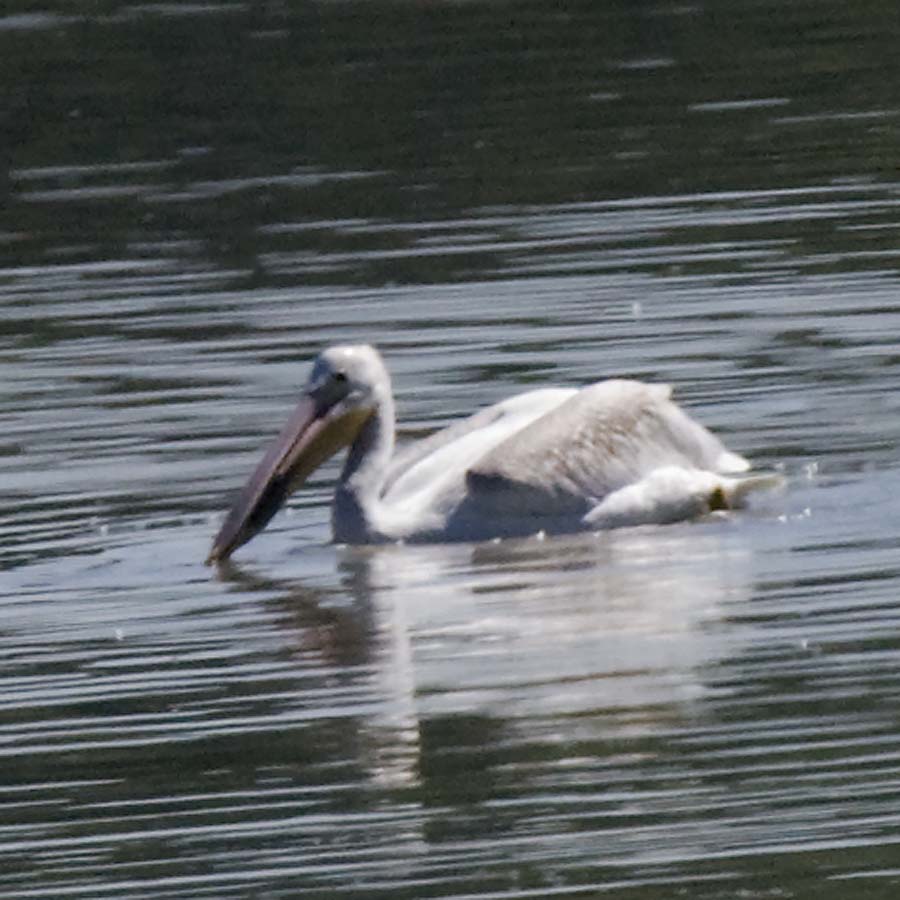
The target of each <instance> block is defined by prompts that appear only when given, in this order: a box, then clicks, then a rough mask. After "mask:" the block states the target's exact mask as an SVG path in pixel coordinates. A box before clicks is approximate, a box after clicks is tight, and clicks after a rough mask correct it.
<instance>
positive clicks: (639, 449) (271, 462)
mask: <svg viewBox="0 0 900 900" xmlns="http://www.w3.org/2000/svg"><path fill="white" fill-rule="evenodd" d="M394 442H395V421H394V403H393V396H392V393H391V385H390V377H389V375H388V373H387V370H386V368H385V366H384V363H383V362H382V360H381V357H380V356H379V354H378V352H377V351H376V350H375V349H374V348H372V347H370V346H366V345H360V346H337V347H331V348H329V349H328V350H326V351H324V352H323V353H322V354H321V355H320V356H319V357H318V359H317V360H316V362H315V364H314V366H313V370H312V373H311V375H310V378H309V381H308V383H307V386H306V391H305V393H304V397H303V399H302V400H301V403H300V405H299V406H298V408H297V410H296V411H295V413H294V414H293V416H292V417H291V420H290V421H289V422H288V424H287V426H286V427H285V429H284V430H283V431H282V434H281V435H280V437H279V438H278V440H277V441H276V443H275V444H274V445H273V446H272V447H271V448H270V450H269V452H268V453H267V454H266V456H265V457H264V459H263V460H262V462H261V463H260V465H259V466H258V467H257V470H256V471H255V472H254V474H253V475H252V476H251V478H250V480H249V481H248V482H247V485H246V486H245V488H244V490H243V491H242V492H241V495H240V496H239V498H238V500H237V502H236V503H235V505H234V507H233V508H232V511H231V513H230V514H229V516H228V518H227V520H226V522H225V524H224V525H223V527H222V530H221V531H220V533H219V535H218V537H217V538H216V541H215V543H214V545H213V549H212V551H211V553H210V560H216V559H224V558H226V557H227V556H229V555H230V554H231V553H232V552H233V551H234V550H235V549H236V548H237V547H238V546H240V545H241V544H242V543H245V542H246V541H247V540H249V539H250V538H251V537H252V536H253V535H254V534H256V533H257V532H258V531H260V530H261V529H262V528H263V527H265V524H266V523H267V522H268V521H269V519H270V518H271V516H272V515H273V514H274V512H275V511H276V510H277V508H278V507H279V506H280V504H281V503H282V502H283V501H284V499H285V498H286V497H287V495H288V494H289V493H290V491H292V490H294V489H295V488H296V487H297V486H298V485H299V484H300V483H302V481H303V480H305V478H306V477H308V475H309V473H310V472H311V471H312V469H313V468H315V466H317V465H318V464H319V463H320V462H321V461H322V460H324V459H325V458H326V457H327V456H328V455H331V453H333V452H336V451H337V450H338V449H340V447H341V446H344V445H348V444H349V446H350V451H349V453H348V456H347V461H346V463H345V465H344V468H343V471H342V473H341V477H340V480H339V483H338V486H337V489H336V492H335V499H334V506H333V530H334V537H335V539H336V540H338V541H342V542H348V543H374V542H378V541H396V540H433V541H437V540H477V539H484V538H492V537H505V536H515V535H527V534H533V533H535V532H538V531H544V532H549V533H552V532H567V531H576V530H581V529H590V528H593V529H598V528H611V527H619V526H623V525H634V524H646V523H654V522H657V523H666V522H672V521H676V520H679V519H685V518H690V517H693V516H697V515H701V514H703V513H706V512H709V511H710V510H711V509H725V508H729V507H732V506H736V505H740V503H741V502H742V501H743V498H744V496H745V495H746V493H747V492H748V491H749V490H751V489H753V488H755V487H762V486H768V485H771V484H772V483H773V481H775V479H774V478H773V477H772V476H769V475H755V476H754V475H746V474H742V473H745V472H746V471H747V469H748V468H749V464H748V463H747V461H746V460H745V459H744V458H743V457H741V456H738V455H737V454H735V453H732V452H730V451H729V450H727V449H726V448H725V447H724V445H723V444H722V442H721V441H720V440H719V439H718V438H717V437H715V436H714V435H713V434H711V433H710V432H709V431H708V430H707V429H706V428H704V427H703V426H702V425H699V424H698V423H697V422H695V421H693V420H692V419H691V418H689V417H688V416H687V415H686V414H685V413H684V412H683V411H682V410H681V409H680V408H679V407H678V406H677V405H676V404H675V403H673V402H672V400H671V390H670V388H669V387H668V386H664V385H648V384H643V383H641V382H637V381H627V380H619V379H616V380H610V381H601V382H598V383H596V384H592V385H588V386H587V387H584V388H581V389H580V390H579V389H572V388H547V389H542V390H535V391H529V392H527V393H524V394H519V395H517V396H514V397H511V398H510V399H508V400H504V401H503V402H501V403H497V404H495V405H493V406H490V407H488V408H486V409H483V410H481V411H480V412H478V413H476V414H474V415H473V416H470V417H469V418H467V419H464V420H462V421H460V422H457V423H455V424H453V425H451V426H450V427H448V428H445V429H443V430H441V431H438V432H437V433H435V434H433V435H431V436H430V437H428V438H426V439H424V440H422V441H419V442H417V443H414V444H412V445H410V446H409V447H405V448H403V449H401V450H400V451H398V452H396V453H395V447H394Z"/></svg>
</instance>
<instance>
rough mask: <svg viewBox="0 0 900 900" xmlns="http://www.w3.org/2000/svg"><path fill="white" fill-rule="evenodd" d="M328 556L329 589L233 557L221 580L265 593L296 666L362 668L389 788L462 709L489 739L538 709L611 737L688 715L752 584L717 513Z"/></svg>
mask: <svg viewBox="0 0 900 900" xmlns="http://www.w3.org/2000/svg"><path fill="white" fill-rule="evenodd" d="M338 559H339V561H338V571H339V574H340V581H341V593H340V594H336V593H335V594H332V595H331V596H329V594H328V593H326V592H321V591H315V590H311V589H309V588H307V587H304V586H303V585H302V584H298V583H297V582H296V581H295V580H293V579H285V580H278V579H272V578H266V577H260V576H255V575H253V574H251V573H250V571H249V570H245V569H243V568H241V567H239V566H237V565H235V564H230V565H228V566H223V567H222V568H221V569H220V577H222V578H223V580H225V581H226V582H227V583H229V584H232V585H234V586H236V587H238V589H239V590H240V591H241V592H244V591H247V592H249V593H250V594H251V595H253V594H255V593H258V592H260V591H263V592H265V593H267V594H269V593H274V596H273V599H271V600H269V601H267V605H268V606H270V607H271V608H272V609H274V610H277V617H278V622H279V626H280V627H281V628H283V629H285V630H286V632H287V633H288V635H290V636H291V637H290V643H291V646H292V647H293V648H294V652H295V653H296V654H297V656H298V658H299V659H301V660H303V661H304V663H305V664H307V665H308V664H309V657H310V654H312V655H314V657H315V658H316V659H317V660H318V663H317V665H321V666H324V667H326V668H328V669H331V668H332V667H341V669H342V670H343V674H337V673H336V674H335V677H337V678H341V677H344V676H347V675H349V673H352V672H353V671H354V670H357V671H360V670H361V671H362V672H363V673H364V677H365V680H366V683H367V689H368V690H371V691H373V692H374V695H375V696H376V697H377V698H378V702H377V704H376V705H375V706H374V707H373V708H372V710H371V711H370V712H369V713H368V714H366V715H363V716H362V717H361V718H360V719H359V721H358V723H357V724H358V727H359V729H360V740H361V747H365V748H366V753H367V754H371V756H370V757H369V758H368V759H365V760H363V759H361V760H360V762H361V763H363V764H364V766H365V767H366V768H367V769H368V771H369V772H370V773H371V775H372V777H373V779H374V780H375V781H376V782H377V783H378V784H381V785H384V786H387V785H391V786H400V785H402V784H406V785H413V784H416V783H417V782H418V777H419V772H421V771H425V770H431V769H433V767H434V766H433V763H432V762H430V761H429V760H427V759H423V758H422V754H423V747H422V746H421V742H420V735H421V732H422V730H423V729H427V728H428V727H429V726H430V723H434V722H437V721H443V722H444V723H445V724H444V727H451V725H450V723H452V722H453V721H454V720H455V717H461V723H462V724H461V726H460V730H461V731H462V732H464V731H465V730H466V724H465V723H466V722H467V721H473V719H472V717H475V718H476V719H478V720H480V721H482V723H486V722H488V721H492V722H493V723H494V724H493V725H492V726H491V730H492V733H493V734H494V738H493V739H494V740H497V741H498V742H499V741H500V740H501V738H500V735H501V734H502V733H503V732H505V731H508V730H510V729H511V730H512V731H513V732H515V731H516V730H517V729H520V728H524V729H525V731H528V729H529V728H530V727H531V726H530V724H528V723H529V722H530V721H532V720H535V719H543V718H546V719H553V720H554V721H555V722H556V724H555V726H554V727H555V728H557V729H564V727H565V725H564V723H565V722H569V723H571V725H572V727H573V728H574V729H575V731H576V732H577V733H578V734H579V735H581V736H582V737H584V736H585V735H586V734H587V733H588V732H591V731H592V732H594V733H595V734H597V735H604V736H605V737H609V736H610V735H611V734H612V733H614V732H615V731H617V730H618V729H619V728H622V727H627V730H628V732H629V733H630V734H631V735H632V736H634V734H635V733H636V730H639V729H641V728H644V729H646V730H648V731H653V730H654V729H655V728H656V727H658V725H659V722H660V721H663V720H666V719H671V718H672V717H679V716H682V715H685V714H694V713H693V711H692V704H693V703H694V702H695V701H696V700H698V699H700V698H702V696H703V672H704V669H705V668H706V667H708V666H710V665H712V664H714V663H715V662H716V661H717V660H719V659H720V658H721V657H722V656H725V655H728V654H732V653H734V652H735V650H736V647H737V645H738V644H739V642H740V636H739V634H736V633H735V632H734V631H733V630H731V631H730V632H729V633H728V635H727V636H726V635H725V634H724V633H723V631H722V628H721V620H722V617H723V615H724V610H725V608H727V607H729V606H731V605H732V604H741V603H744V602H746V601H747V600H748V598H749V595H750V592H751V583H750V576H751V571H752V567H751V565H750V551H749V549H748V548H747V546H746V545H745V544H744V543H743V542H742V540H741V539H740V536H739V535H737V534H733V533H731V532H730V527H729V525H728V524H727V523H726V522H725V521H720V522H710V523H706V524H700V525H693V526H685V527H683V528H674V527H673V528H668V529H655V528H651V529H631V530H623V531H621V532H613V533H604V534H598V535H580V536H575V537H567V538H554V539H548V540H544V541H542V540H538V539H529V540H522V541H505V542H498V543H492V544H480V545H475V546H470V545H460V546H458V547H454V546H450V547H448V546H440V545H436V546H400V545H398V546H390V545H389V546H383V547H376V548H351V547H348V548H345V549H343V550H340V551H339V558H338ZM351 677H352V676H351ZM517 723H518V724H517ZM626 723H627V724H626ZM642 723H643V724H642ZM482 727H483V725H482ZM363 734H364V737H363ZM559 739H560V740H562V741H564V740H566V739H567V737H566V735H565V733H564V730H563V731H560V733H559ZM437 749H438V752H443V751H444V750H445V749H446V747H444V746H441V747H439V748H437Z"/></svg>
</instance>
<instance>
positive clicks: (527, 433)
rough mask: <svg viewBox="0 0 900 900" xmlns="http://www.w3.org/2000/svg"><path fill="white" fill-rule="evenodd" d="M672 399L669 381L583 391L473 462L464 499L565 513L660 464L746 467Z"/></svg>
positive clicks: (708, 468)
mask: <svg viewBox="0 0 900 900" xmlns="http://www.w3.org/2000/svg"><path fill="white" fill-rule="evenodd" d="M670 396H671V388H670V387H668V386H667V385H647V384H642V383H640V382H636V381H624V380H613V381H603V382H599V383H597V384H593V385H590V386H589V387H586V388H583V389H582V390H580V391H578V392H576V393H575V394H574V395H573V396H571V397H569V398H568V399H566V400H565V401H564V402H562V403H560V404H558V405H557V406H555V407H554V408H552V409H550V410H549V411H548V412H546V413H545V414H544V415H542V416H540V417H539V418H537V419H535V420H534V421H532V422H531V423H529V424H528V425H526V426H525V427H523V428H521V429H519V430H518V431H516V432H515V433H513V434H511V435H509V436H508V437H506V438H505V439H504V440H502V441H501V442H499V443H498V444H496V445H495V446H494V447H493V448H492V449H491V450H489V451H488V452H487V453H486V454H485V455H484V456H482V457H481V458H480V459H479V460H478V461H477V462H476V463H475V464H473V465H472V466H471V467H470V469H469V471H468V474H467V486H468V495H469V497H470V499H471V500H475V501H477V502H478V503H479V504H480V505H487V506H496V507H502V508H503V509H504V510H506V511H510V510H511V509H512V508H513V507H515V508H516V509H517V510H518V511H519V512H526V511H527V510H532V511H535V512H539V513H541V514H543V515H571V514H578V513H581V512H584V511H585V510H586V509H587V508H589V507H590V506H592V505H593V504H594V503H596V502H597V501H598V500H599V499H602V498H603V497H605V496H607V495H609V494H611V493H612V492H614V491H616V490H619V489H620V488H623V487H625V486H627V485H629V484H633V483H634V482H636V481H639V480H641V479H642V478H644V477H645V476H647V475H648V474H649V473H651V472H653V471H655V470H657V469H660V468H663V467H672V466H675V467H683V468H686V469H693V470H705V471H708V472H716V473H722V474H724V473H729V472H731V473H737V472H742V471H745V470H746V469H747V468H749V465H748V463H747V461H746V460H745V459H743V458H742V457H740V456H737V455H736V454H734V453H731V452H729V451H728V450H726V449H725V447H724V445H723V444H722V443H721V441H719V439H718V438H716V437H715V436H714V435H713V434H711V433H710V432H709V431H707V430H706V429H705V428H704V427H703V426H702V425H699V424H697V423H696V422H694V421H692V420H691V419H690V418H689V417H688V416H687V415H686V414H685V413H684V412H683V411H682V410H681V409H679V408H678V406H676V405H675V404H674V403H673V402H672V401H671V399H670Z"/></svg>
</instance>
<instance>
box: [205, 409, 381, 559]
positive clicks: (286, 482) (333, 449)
mask: <svg viewBox="0 0 900 900" xmlns="http://www.w3.org/2000/svg"><path fill="white" fill-rule="evenodd" d="M369 415H370V411H369V410H364V409H359V408H355V409H354V408H351V409H347V408H346V407H345V406H344V404H343V403H340V402H339V403H335V404H332V405H325V406H323V404H322V403H321V402H320V401H319V400H318V399H317V398H316V397H315V395H314V394H313V393H307V394H304V396H303V398H302V399H301V401H300V403H299V404H298V405H297V408H296V409H295V410H294V412H293V413H292V414H291V417H290V418H289V419H288V421H287V423H286V424H285V426H284V428H283V429H282V430H281V433H280V434H279V435H278V437H277V438H276V439H275V441H274V442H273V443H272V445H271V446H270V447H269V449H268V450H267V451H266V453H265V455H264V456H263V458H262V459H261V460H260V462H259V465H257V467H256V469H255V470H254V472H253V474H252V475H251V476H250V478H249V479H248V480H247V483H246V484H245V485H244V487H243V488H242V489H241V491H240V493H239V494H238V496H237V499H236V500H235V501H234V504H233V506H232V507H231V510H230V511H229V513H228V515H227V516H226V518H225V521H224V523H223V524H222V527H221V529H220V530H219V533H218V534H217V535H216V539H215V540H214V541H213V545H212V549H211V550H210V551H209V556H208V557H207V558H206V564H207V565H210V564H211V563H215V562H221V561H223V560H226V559H228V557H229V556H231V554H232V553H234V551H235V550H237V548H238V547H240V546H241V545H242V544H246V543H247V541H249V540H250V539H251V538H253V537H254V536H255V535H257V534H259V532H260V531H262V530H263V529H264V528H265V527H266V525H268V524H269V521H270V520H271V518H272V516H274V515H275V513H276V512H278V510H279V509H280V508H281V506H282V505H283V504H284V502H285V500H286V499H287V498H288V496H290V494H291V493H292V492H293V491H295V490H296V489H297V488H298V487H300V485H301V484H303V482H304V481H306V479H307V478H308V477H309V476H310V474H311V473H312V472H313V471H315V469H317V468H318V467H319V466H320V465H321V464H322V463H323V462H325V460H326V459H328V458H329V457H330V456H332V455H333V454H335V453H337V451H338V450H340V449H341V448H342V447H345V446H346V445H347V444H349V443H351V442H352V441H353V439H354V438H355V437H356V435H357V433H358V432H359V429H360V428H361V427H362V425H363V423H364V422H365V420H366V419H367V418H368V416H369Z"/></svg>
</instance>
